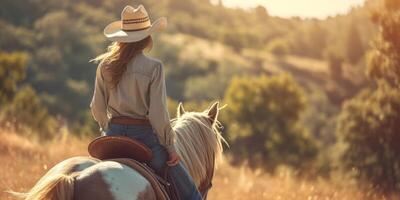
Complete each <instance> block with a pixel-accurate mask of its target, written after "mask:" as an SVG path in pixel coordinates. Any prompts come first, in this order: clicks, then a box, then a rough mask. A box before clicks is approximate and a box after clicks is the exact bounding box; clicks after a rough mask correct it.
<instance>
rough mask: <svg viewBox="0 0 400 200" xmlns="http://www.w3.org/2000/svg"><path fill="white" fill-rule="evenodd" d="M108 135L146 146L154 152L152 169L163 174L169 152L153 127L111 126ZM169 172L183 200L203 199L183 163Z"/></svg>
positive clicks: (151, 162) (171, 168)
mask: <svg viewBox="0 0 400 200" xmlns="http://www.w3.org/2000/svg"><path fill="white" fill-rule="evenodd" d="M106 135H108V136H117V135H121V136H127V137H130V138H133V139H136V140H138V141H140V142H142V143H143V144H145V145H146V146H147V147H149V148H150V149H151V151H152V152H153V159H152V160H151V161H150V167H151V168H153V169H154V170H155V171H156V173H157V174H158V175H162V174H163V170H164V167H165V165H166V161H167V160H168V152H167V150H166V149H165V148H164V146H162V145H161V144H160V142H159V140H158V137H157V135H156V134H155V133H154V131H153V129H152V127H151V126H148V125H120V124H110V125H109V129H108V130H107V131H106ZM169 172H170V175H171V176H172V178H173V179H174V183H175V185H176V187H177V188H178V190H179V191H178V192H179V195H180V197H181V199H182V200H201V199H202V198H201V195H200V193H199V191H198V190H197V188H196V185H195V183H194V182H193V180H192V177H191V176H190V175H189V173H188V172H187V171H186V169H185V168H184V167H183V165H182V163H179V164H178V165H175V166H172V167H170V168H169Z"/></svg>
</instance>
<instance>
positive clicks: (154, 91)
mask: <svg viewBox="0 0 400 200" xmlns="http://www.w3.org/2000/svg"><path fill="white" fill-rule="evenodd" d="M148 118H149V120H150V123H151V125H152V127H153V129H154V130H155V131H156V133H157V135H158V138H159V140H160V143H161V144H162V145H164V146H165V148H166V149H167V151H168V152H172V151H175V148H174V139H175V132H174V130H173V129H172V127H171V122H170V118H169V113H168V110H167V92H166V86H165V75H164V70H163V65H162V63H160V64H158V66H157V67H156V69H155V70H154V72H153V74H152V81H151V85H150V104H149V115H148Z"/></svg>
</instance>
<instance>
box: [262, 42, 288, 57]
mask: <svg viewBox="0 0 400 200" xmlns="http://www.w3.org/2000/svg"><path fill="white" fill-rule="evenodd" d="M267 49H268V51H270V52H271V53H273V54H274V55H276V56H283V55H286V54H288V53H289V45H288V43H287V42H286V41H284V40H282V39H276V40H273V41H272V42H270V43H269V44H268V46H267Z"/></svg>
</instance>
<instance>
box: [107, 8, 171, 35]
mask: <svg viewBox="0 0 400 200" xmlns="http://www.w3.org/2000/svg"><path fill="white" fill-rule="evenodd" d="M166 27H167V19H166V18H165V17H161V18H159V19H157V20H156V21H155V22H154V23H151V22H150V18H149V15H148V14H147V11H146V9H145V8H144V7H143V5H139V6H138V7H137V8H134V7H132V6H125V8H124V10H122V13H121V20H119V21H115V22H112V23H110V24H109V25H107V26H106V28H105V29H104V35H105V36H106V37H107V38H108V39H109V40H111V41H115V42H137V41H140V40H143V39H144V38H146V37H147V36H149V35H151V34H152V33H154V32H157V31H161V30H163V29H165V28H166Z"/></svg>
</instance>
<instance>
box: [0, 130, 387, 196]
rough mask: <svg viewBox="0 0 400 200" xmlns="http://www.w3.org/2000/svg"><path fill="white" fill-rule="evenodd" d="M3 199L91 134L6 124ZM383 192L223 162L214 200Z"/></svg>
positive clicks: (1, 147)
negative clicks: (47, 136)
mask: <svg viewBox="0 0 400 200" xmlns="http://www.w3.org/2000/svg"><path fill="white" fill-rule="evenodd" d="M0 137H1V138H3V139H2V140H1V141H0V162H1V163H2V165H1V166H0V177H1V179H0V191H2V192H1V193H0V199H3V200H6V199H13V198H12V196H10V195H9V194H8V193H6V192H4V191H6V190H10V189H11V190H14V191H26V190H27V189H29V188H30V187H32V186H33V185H34V184H35V182H36V181H37V180H38V179H39V178H40V177H41V176H42V175H43V174H44V173H45V172H46V171H47V170H49V169H50V168H51V167H52V166H53V165H55V164H56V163H58V162H60V161H62V160H64V159H66V158H68V157H71V156H77V155H87V153H86V143H87V142H88V141H89V140H87V139H83V140H82V139H77V138H75V137H70V136H66V135H65V136H64V138H57V139H55V140H53V141H51V142H46V143H41V142H38V141H35V140H34V139H31V138H23V137H21V136H19V135H17V134H15V133H13V132H10V131H4V130H0ZM381 198H382V197H381V196H379V195H377V194H374V193H371V192H364V191H361V190H359V189H357V187H356V186H355V185H354V184H353V183H351V182H346V181H344V180H340V179H337V180H334V181H331V182H326V181H322V180H320V181H318V180H316V181H305V180H297V179H295V178H293V176H292V174H291V172H290V171H288V170H285V169H282V170H281V172H280V173H278V174H277V175H276V176H270V175H267V174H263V173H262V170H260V169H258V170H250V169H249V168H248V167H246V165H242V166H241V167H232V166H231V165H229V164H228V163H227V162H224V163H221V164H220V165H219V167H218V169H217V171H216V175H215V179H214V182H213V188H212V190H211V191H210V194H209V199H210V200H217V199H218V200H221V199H232V200H245V199H246V200H252V199H254V200H255V199H299V200H304V199H323V200H334V199H335V200H346V199H347V200H356V199H360V200H361V199H362V200H368V199H381Z"/></svg>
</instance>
